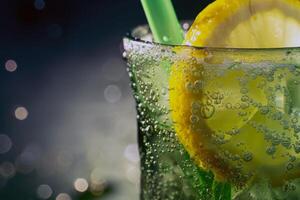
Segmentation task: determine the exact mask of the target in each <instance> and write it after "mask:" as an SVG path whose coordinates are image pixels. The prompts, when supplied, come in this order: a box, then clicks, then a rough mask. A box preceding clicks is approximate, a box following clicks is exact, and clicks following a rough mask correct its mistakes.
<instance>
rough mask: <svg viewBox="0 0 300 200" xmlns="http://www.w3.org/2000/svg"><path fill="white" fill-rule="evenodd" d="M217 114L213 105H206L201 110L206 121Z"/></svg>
mask: <svg viewBox="0 0 300 200" xmlns="http://www.w3.org/2000/svg"><path fill="white" fill-rule="evenodd" d="M214 113H215V107H214V106H213V105H205V106H203V107H202V108H201V116H202V117H203V118H204V119H209V118H211V117H212V116H213V115H214Z"/></svg>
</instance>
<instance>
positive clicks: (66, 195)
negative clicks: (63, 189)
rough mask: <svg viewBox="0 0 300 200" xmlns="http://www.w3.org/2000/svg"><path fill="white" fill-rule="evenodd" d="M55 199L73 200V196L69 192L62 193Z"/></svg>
mask: <svg viewBox="0 0 300 200" xmlns="http://www.w3.org/2000/svg"><path fill="white" fill-rule="evenodd" d="M55 200H72V198H71V197H70V195H68V194H67V193H60V194H59V195H57V197H56V199H55Z"/></svg>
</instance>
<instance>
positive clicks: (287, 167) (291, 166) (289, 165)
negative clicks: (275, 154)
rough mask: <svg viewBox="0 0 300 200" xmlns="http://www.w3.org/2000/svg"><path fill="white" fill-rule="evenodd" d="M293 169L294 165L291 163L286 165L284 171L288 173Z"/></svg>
mask: <svg viewBox="0 0 300 200" xmlns="http://www.w3.org/2000/svg"><path fill="white" fill-rule="evenodd" d="M293 168H294V165H293V164H292V163H289V164H287V166H286V169H287V170H288V171H290V170H292V169H293Z"/></svg>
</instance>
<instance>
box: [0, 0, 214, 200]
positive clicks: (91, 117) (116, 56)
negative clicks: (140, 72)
mask: <svg viewBox="0 0 300 200" xmlns="http://www.w3.org/2000/svg"><path fill="white" fill-rule="evenodd" d="M205 2H208V1H204V0H202V1H199V0H197V1H195V0H174V1H173V3H174V6H175V8H176V11H177V13H178V17H179V19H181V20H183V19H194V18H195V16H196V15H197V13H198V12H199V11H200V10H201V9H202V8H203V7H204V6H205V5H206V3H205ZM0 13H1V14H0V200H23V199H24V200H34V199H56V200H69V199H114V200H118V199H120V200H124V199H130V200H133V199H138V179H139V178H138V174H139V172H138V157H137V152H136V149H137V146H136V124H135V109H134V101H133V98H132V94H131V91H130V86H129V79H128V77H127V74H126V69H125V65H124V63H123V61H122V59H121V41H122V36H124V35H125V33H126V32H127V31H128V30H130V29H131V28H133V27H135V26H137V25H139V24H145V23H146V19H145V16H144V13H143V10H142V7H141V5H140V2H139V1H138V0H2V1H1V3H0ZM15 67H17V68H16V70H14V68H15ZM10 71H13V72H10ZM26 112H28V116H26ZM20 115H21V116H20ZM22 115H23V116H22ZM22 117H23V118H22ZM24 118H25V119H24ZM20 119H21V120H20ZM78 178H82V179H80V181H78V180H77V179H78ZM83 179H84V180H86V181H87V183H88V186H89V189H88V190H86V186H87V184H86V182H84V181H83ZM76 180H77V181H78V182H76ZM75 182H76V183H77V184H75ZM81 190H84V191H85V192H83V193H80V192H78V191H81Z"/></svg>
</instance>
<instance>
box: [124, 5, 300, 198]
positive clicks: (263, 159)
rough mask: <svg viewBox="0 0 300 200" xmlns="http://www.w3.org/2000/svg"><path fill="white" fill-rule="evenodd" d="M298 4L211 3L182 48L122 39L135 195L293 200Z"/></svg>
mask: <svg viewBox="0 0 300 200" xmlns="http://www.w3.org/2000/svg"><path fill="white" fill-rule="evenodd" d="M299 10H300V2H298V1H296V0H265V1H259V0H252V1H250V0H231V1H229V0H217V1H215V2H214V3H212V4H211V5H209V6H208V7H207V8H206V9H205V10H204V11H202V12H201V13H200V14H199V15H198V17H197V18H196V20H195V21H194V23H193V24H192V26H191V27H189V25H188V24H187V23H184V24H183V27H185V28H186V31H187V34H186V37H185V41H184V45H177V46H175V45H173V46H172V45H161V44H157V43H153V42H152V37H151V34H150V32H149V29H148V28H147V27H146V26H144V27H139V28H137V29H135V30H134V31H133V32H132V35H131V36H128V37H125V38H124V49H125V52H124V58H125V59H126V60H127V62H128V66H129V67H128V71H129V75H130V78H131V82H132V88H133V91H134V97H135V99H136V103H137V112H138V116H137V117H138V129H139V133H138V140H139V147H140V155H141V199H143V200H148V199H154V200H160V199H176V200H177V199H180V200H181V199H182V200H198V199H201V200H210V199H212V200H217V199H218V200H230V199H242V200H243V199H245V200H247V199H257V200H262V199H267V200H269V199H270V200H272V199H299V196H300V154H299V153H300V138H299V134H300V48H297V47H291V46H300V37H298V35H300V11H299Z"/></svg>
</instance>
